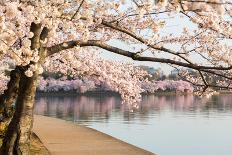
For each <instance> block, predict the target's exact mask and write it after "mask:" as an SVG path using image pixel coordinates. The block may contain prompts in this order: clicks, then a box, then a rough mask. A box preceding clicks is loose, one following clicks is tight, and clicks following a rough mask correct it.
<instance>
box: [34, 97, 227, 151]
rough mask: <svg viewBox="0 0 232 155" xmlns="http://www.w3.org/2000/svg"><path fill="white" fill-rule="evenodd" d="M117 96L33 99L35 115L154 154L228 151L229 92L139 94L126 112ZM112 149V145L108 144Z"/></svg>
mask: <svg viewBox="0 0 232 155" xmlns="http://www.w3.org/2000/svg"><path fill="white" fill-rule="evenodd" d="M120 102H121V99H120V97H118V96H107V95H99V96H95V97H90V96H75V97H38V98H37V99H36V105H35V113H36V114H40V115H45V116H51V117H57V118H61V119H65V120H69V121H73V122H74V123H77V124H82V125H85V126H88V127H91V128H94V129H97V130H99V131H102V132H104V133H107V134H109V135H112V136H113V137H116V138H118V139H121V140H123V141H126V142H128V143H131V144H133V145H136V146H139V147H141V148H144V149H146V150H149V151H151V152H154V153H156V154H158V155H232V95H231V94H225V95H220V96H214V97H213V98H212V99H209V100H199V99H198V98H196V97H194V96H192V95H188V96H155V95H150V96H144V97H143V101H142V103H141V105H140V109H138V110H137V111H135V112H130V111H129V110H128V109H127V107H126V106H124V105H121V104H120ZM112 147H114V146H112Z"/></svg>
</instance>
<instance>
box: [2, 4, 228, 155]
mask: <svg viewBox="0 0 232 155" xmlns="http://www.w3.org/2000/svg"><path fill="white" fill-rule="evenodd" d="M231 10H232V7H231V2H230V1H229V0H228V1H227V0H143V1H141V0H94V1H93V0H75V1H74V0H56V1H54V0H50V1H48V0H40V1H38V0H30V1H29V0H20V1H18V0H2V1H1V2H0V14H1V16H0V31H1V35H0V56H1V58H10V59H12V61H14V63H15V68H14V70H12V71H11V73H10V81H9V82H8V84H7V89H6V90H5V91H4V93H3V95H2V96H1V100H0V101H1V107H3V110H2V111H4V113H6V116H7V115H8V114H7V113H8V112H7V111H8V110H9V107H10V105H11V104H12V102H13V101H16V109H15V112H14V115H13V118H12V120H11V122H10V124H9V126H8V130H7V132H6V135H5V138H4V141H3V144H2V147H1V152H0V154H25V155H26V154H29V146H30V143H29V142H30V133H31V128H32V122H33V119H32V118H33V104H34V96H35V91H36V85H37V79H38V75H39V74H41V73H42V72H43V66H46V67H47V68H49V67H50V69H57V68H62V71H63V72H66V71H68V70H70V69H71V70H73V72H74V71H75V74H83V75H87V76H99V78H100V79H101V78H102V79H104V78H108V77H109V79H110V80H109V81H108V83H109V85H110V86H111V87H112V88H113V89H118V91H119V92H120V93H121V94H122V98H123V99H124V100H125V101H126V102H128V103H129V104H131V105H135V104H134V103H135V102H137V101H138V100H139V95H137V94H138V93H139V92H140V87H139V86H137V83H138V82H139V81H140V76H137V71H136V74H135V73H134V71H131V70H130V68H131V67H132V66H131V65H126V64H125V65H123V64H122V65H120V68H121V69H118V68H116V67H112V66H115V65H114V64H112V66H111V65H110V64H109V63H108V62H106V64H105V65H104V64H102V65H99V66H94V64H91V62H93V61H92V59H93V57H92V56H91V55H89V56H88V57H87V60H83V61H82V60H81V59H82V57H80V58H75V53H78V52H83V53H85V54H87V55H88V53H89V51H90V50H106V51H108V52H112V53H116V54H119V55H122V56H125V57H129V58H131V59H133V60H136V61H150V62H158V63H164V64H169V65H171V66H173V67H178V66H180V67H186V68H191V69H193V70H195V71H197V72H198V73H199V75H198V77H191V76H190V75H188V73H182V74H181V76H182V77H183V78H184V79H186V80H187V81H189V82H191V83H192V84H195V85H197V86H198V87H199V88H200V89H201V90H202V91H207V90H209V88H211V87H221V88H224V89H230V88H231V87H230V85H229V84H230V80H231V79H232V77H231V69H232V65H231V64H232V62H231V60H232V59H231V38H232V27H231V16H232V11H231ZM173 22H175V23H177V24H178V26H174V27H173V25H172V24H173ZM123 45H126V47H125V46H123ZM196 58H197V59H196ZM99 61H100V60H99ZM50 65H51V66H50ZM82 65H83V66H82ZM79 67H82V69H79ZM109 69H114V70H112V72H110V75H107V74H108V73H109V72H108V70H109ZM128 70H129V71H128ZM95 74H96V75H95ZM207 74H208V75H210V76H211V77H215V76H220V77H223V80H222V81H226V82H227V83H229V84H228V85H227V86H224V85H222V84H221V83H222V81H218V82H217V83H216V84H212V83H211V80H210V79H207V78H205V77H206V75H207ZM138 75H140V74H139V73H138ZM125 81H127V82H125Z"/></svg>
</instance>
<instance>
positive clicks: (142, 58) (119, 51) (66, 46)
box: [47, 40, 232, 70]
mask: <svg viewBox="0 0 232 155" xmlns="http://www.w3.org/2000/svg"><path fill="white" fill-rule="evenodd" d="M76 46H81V47H84V46H95V47H99V48H102V49H105V50H107V51H110V52H113V53H116V54H119V55H123V56H126V57H130V58H132V59H133V60H137V61H151V62H160V63H167V64H172V65H178V66H183V67H187V68H192V69H195V70H203V69H204V70H207V69H213V70H230V69H232V66H229V67H222V66H219V67H216V66H201V65H196V64H192V63H185V62H181V61H175V60H171V59H165V58H155V57H146V56H139V55H137V54H136V53H133V52H130V51H126V50H123V49H120V48H117V47H114V46H110V45H108V44H105V43H103V42H101V41H98V40H89V41H79V40H78V41H69V42H65V43H61V44H58V45H54V46H51V47H48V48H47V50H48V56H50V55H52V54H54V53H58V52H60V51H62V50H67V49H71V48H74V47H76Z"/></svg>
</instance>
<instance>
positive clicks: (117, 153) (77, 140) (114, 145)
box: [33, 115, 154, 155]
mask: <svg viewBox="0 0 232 155" xmlns="http://www.w3.org/2000/svg"><path fill="white" fill-rule="evenodd" d="M115 130H116V129H115ZM33 131H34V132H35V133H36V135H37V136H38V137H39V138H40V140H41V141H42V142H43V144H44V145H45V146H46V147H47V149H48V150H49V151H50V152H51V154H52V155H154V154H152V153H150V152H148V151H145V150H143V149H140V148H137V147H135V146H133V145H130V144H127V143H125V142H123V141H120V140H118V139H115V138H113V137H111V136H109V135H106V134H104V133H101V132H99V131H96V130H94V129H90V128H87V127H84V126H80V125H76V124H73V123H71V122H67V121H64V120H59V119H56V118H50V117H45V116H37V115H36V116H35V121H34V127H33Z"/></svg>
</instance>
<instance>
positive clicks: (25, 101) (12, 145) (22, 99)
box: [0, 74, 38, 155]
mask: <svg viewBox="0 0 232 155" xmlns="http://www.w3.org/2000/svg"><path fill="white" fill-rule="evenodd" d="M37 76H38V75H37V74H35V75H33V76H32V77H30V78H29V77H26V76H25V75H24V74H22V75H21V79H20V82H19V92H18V98H17V102H16V110H15V113H14V116H13V118H12V120H11V122H10V124H9V126H8V130H7V133H6V135H5V138H4V140H3V144H2V147H1V149H0V154H1V155H29V154H30V153H29V149H30V135H31V129H32V125H33V105H34V97H35V91H36V83H37Z"/></svg>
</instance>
